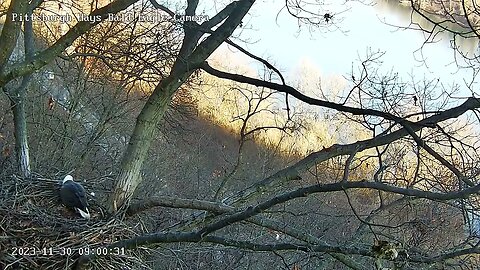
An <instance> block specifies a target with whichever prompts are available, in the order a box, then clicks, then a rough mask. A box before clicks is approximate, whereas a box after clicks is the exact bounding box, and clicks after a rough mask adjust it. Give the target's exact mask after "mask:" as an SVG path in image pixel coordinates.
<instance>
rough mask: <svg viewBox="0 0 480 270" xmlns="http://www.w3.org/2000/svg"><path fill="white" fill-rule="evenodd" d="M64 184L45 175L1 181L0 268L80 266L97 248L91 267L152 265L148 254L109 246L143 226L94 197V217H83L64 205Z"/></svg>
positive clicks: (130, 267) (111, 267)
mask: <svg viewBox="0 0 480 270" xmlns="http://www.w3.org/2000/svg"><path fill="white" fill-rule="evenodd" d="M82 184H84V183H82ZM60 186H61V181H60V180H57V179H48V178H41V177H36V178H32V179H23V178H20V177H17V176H12V177H10V178H7V179H0V269H52V270H57V269H75V267H76V262H77V259H78V258H79V257H80V256H81V255H88V254H87V253H89V254H92V253H93V252H100V253H102V255H97V256H95V260H94V261H92V262H91V263H90V265H89V266H88V267H89V268H90V269H149V267H148V266H147V265H146V263H145V261H144V257H145V252H140V251H139V250H136V251H135V250H133V251H132V250H119V249H117V250H109V249H107V248H106V247H107V246H108V245H109V244H111V243H114V242H116V241H118V240H120V239H127V238H131V237H134V236H136V235H137V233H136V232H135V231H134V230H132V229H131V228H138V227H139V226H135V225H133V226H132V224H127V223H126V222H124V221H122V220H120V219H116V218H114V217H107V216H106V215H105V214H104V213H105V211H104V210H103V209H102V207H101V206H99V205H98V204H96V203H95V200H93V199H92V198H89V209H90V212H91V213H92V219H90V220H84V219H82V218H81V217H80V216H79V215H78V214H76V213H75V212H73V211H71V210H69V209H67V208H65V206H63V205H62V203H61V200H60V197H59V190H60ZM84 186H85V188H86V189H87V190H89V189H88V185H87V184H84ZM105 254H106V255H105Z"/></svg>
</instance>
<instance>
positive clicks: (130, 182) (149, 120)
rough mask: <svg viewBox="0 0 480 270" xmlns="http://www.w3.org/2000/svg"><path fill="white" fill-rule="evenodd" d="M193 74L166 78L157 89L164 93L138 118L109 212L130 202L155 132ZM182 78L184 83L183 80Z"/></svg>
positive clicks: (158, 92) (150, 101)
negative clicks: (185, 82) (177, 92)
mask: <svg viewBox="0 0 480 270" xmlns="http://www.w3.org/2000/svg"><path fill="white" fill-rule="evenodd" d="M191 73H192V71H190V72H185V73H184V74H183V76H175V75H173V74H171V75H170V76H169V77H167V78H165V79H164V80H163V81H162V82H161V83H160V85H159V86H158V87H157V88H160V89H161V90H160V91H154V93H153V94H152V96H150V98H149V99H148V101H147V103H146V104H145V106H144V107H143V109H142V112H141V113H140V115H139V116H138V118H137V122H136V124H135V129H134V131H133V134H132V136H131V138H130V141H129V144H128V147H127V151H126V152H125V154H124V155H123V160H122V164H121V168H122V171H121V173H120V175H119V176H118V178H117V183H116V187H115V190H114V192H113V194H112V195H111V197H110V202H109V207H110V209H109V210H110V211H111V212H115V211H117V209H118V208H119V207H120V206H122V205H123V204H124V203H125V202H127V201H128V200H129V198H130V197H131V195H132V194H133V192H134V191H135V189H136V188H137V186H138V184H139V183H140V182H141V173H140V171H141V169H142V164H143V162H144V161H145V158H146V157H147V154H148V150H149V149H150V144H151V143H152V140H153V138H154V135H155V129H156V127H157V125H158V124H159V122H160V120H161V119H162V117H163V115H164V113H165V111H166V110H167V108H168V106H169V104H170V100H171V99H172V96H173V95H174V93H175V92H176V90H177V89H178V87H180V85H182V84H183V82H184V80H186V79H187V78H188V76H190V74H191ZM179 77H180V78H179ZM181 77H183V78H184V79H183V80H182V78H181Z"/></svg>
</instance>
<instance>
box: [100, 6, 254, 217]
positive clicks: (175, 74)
mask: <svg viewBox="0 0 480 270" xmlns="http://www.w3.org/2000/svg"><path fill="white" fill-rule="evenodd" d="M254 2H255V1H254V0H240V1H236V2H233V3H232V4H231V5H229V6H227V8H228V10H231V12H230V13H229V14H230V15H229V16H228V18H227V19H226V20H225V21H224V22H223V23H222V24H221V25H220V26H219V27H218V28H217V29H216V30H215V31H214V32H213V33H211V35H210V36H208V37H207V38H206V39H205V40H204V41H202V42H201V43H200V44H198V46H195V45H196V44H197V43H198V40H199V39H200V37H201V36H202V34H203V32H202V31H201V30H200V29H203V27H204V26H205V25H209V23H208V21H207V22H206V24H205V23H204V24H202V26H201V27H199V29H195V28H191V27H190V26H191V25H190V24H188V25H185V27H184V32H185V37H184V40H183V43H182V47H181V49H180V53H179V55H178V57H177V60H176V62H175V64H174V65H173V67H172V71H171V72H170V75H169V76H168V77H167V78H165V79H163V80H162V81H161V82H160V84H159V85H158V86H157V87H156V88H155V90H154V92H153V94H152V95H151V96H150V98H149V99H148V101H147V103H146V104H145V106H144V107H143V109H142V112H141V113H140V115H139V116H138V117H137V122H136V124H135V129H134V131H133V134H132V136H131V137H130V142H129V144H128V147H127V151H126V152H125V154H124V156H123V160H122V163H121V172H120V174H119V176H118V178H117V183H116V186H115V189H114V191H113V192H112V194H111V196H110V198H109V203H108V209H109V211H110V212H116V211H117V210H118V209H121V208H122V207H124V206H126V204H128V201H129V199H130V198H131V197H132V195H133V193H134V192H135V189H136V188H137V186H138V185H139V184H140V182H141V181H142V179H141V169H142V165H143V162H144V161H145V158H146V156H147V153H148V150H149V148H150V144H151V142H152V140H153V138H154V132H155V127H156V126H157V125H158V123H159V122H160V120H161V119H162V117H163V115H164V113H165V111H166V110H167V108H168V105H169V103H170V100H171V98H172V96H173V95H174V94H175V92H176V91H177V89H178V88H179V87H180V86H181V85H182V84H183V83H184V82H185V81H186V80H187V79H188V77H190V75H191V74H192V73H193V71H195V70H197V69H199V68H200V65H201V64H202V63H203V62H204V61H205V60H206V59H207V58H208V57H209V56H210V55H211V54H212V53H213V52H214V51H215V50H216V49H217V48H218V47H219V46H220V45H221V44H222V43H223V42H224V41H225V40H226V39H227V38H228V37H229V36H230V35H231V34H232V33H233V31H234V30H235V29H236V28H237V27H238V25H239V24H240V23H241V22H242V19H243V17H244V16H245V15H246V14H247V12H248V11H249V10H250V8H251V6H252V5H253V3H254ZM188 4H189V6H187V13H189V14H194V11H195V8H196V5H197V1H189V3H188ZM227 8H226V9H227ZM220 13H222V11H221V12H220ZM215 18H217V17H213V18H212V20H213V19H215ZM195 26H197V25H195ZM189 27H190V28H189ZM207 30H209V29H207ZM203 31H205V29H203Z"/></svg>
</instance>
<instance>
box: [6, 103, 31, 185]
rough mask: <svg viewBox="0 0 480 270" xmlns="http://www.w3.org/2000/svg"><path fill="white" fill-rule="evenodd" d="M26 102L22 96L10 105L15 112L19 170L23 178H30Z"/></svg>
mask: <svg viewBox="0 0 480 270" xmlns="http://www.w3.org/2000/svg"><path fill="white" fill-rule="evenodd" d="M24 100H25V98H24V97H23V95H20V96H19V97H15V98H11V99H10V103H11V105H12V111H13V123H14V135H15V154H16V158H17V164H18V170H19V172H20V174H21V176H22V177H26V178H28V177H30V174H31V171H30V154H29V147H28V137H27V121H26V115H25V104H24Z"/></svg>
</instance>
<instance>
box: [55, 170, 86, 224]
mask: <svg viewBox="0 0 480 270" xmlns="http://www.w3.org/2000/svg"><path fill="white" fill-rule="evenodd" d="M60 198H61V199H62V202H63V204H65V205H66V206H67V207H69V208H73V209H74V210H75V212H77V213H79V214H80V216H82V217H83V218H85V219H90V212H89V211H88V208H87V206H88V204H87V197H86V196H85V189H84V188H83V187H82V185H80V184H79V183H77V182H74V181H73V177H72V176H71V175H67V176H65V178H64V179H63V182H62V187H61V188H60Z"/></svg>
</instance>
